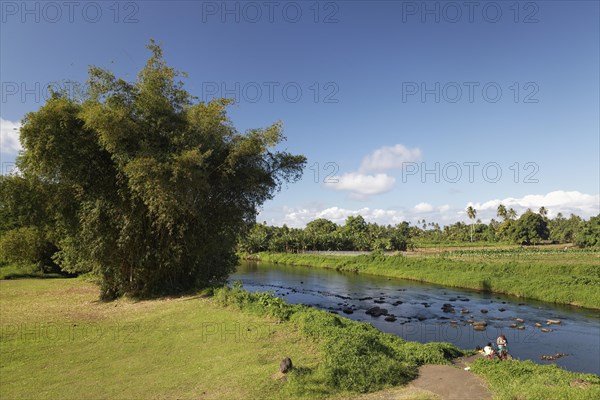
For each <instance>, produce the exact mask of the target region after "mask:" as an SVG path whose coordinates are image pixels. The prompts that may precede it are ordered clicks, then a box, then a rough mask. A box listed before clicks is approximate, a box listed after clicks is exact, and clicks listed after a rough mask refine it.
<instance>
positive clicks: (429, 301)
mask: <svg viewBox="0 0 600 400" xmlns="http://www.w3.org/2000/svg"><path fill="white" fill-rule="evenodd" d="M236 280H239V281H242V283H243V285H244V288H245V289H247V290H249V291H269V290H272V291H273V292H274V294H275V295H276V296H278V297H282V298H285V299H287V301H288V302H290V303H294V304H305V305H308V306H312V307H317V308H320V309H322V310H327V311H332V312H337V313H338V314H340V315H341V316H344V317H347V318H351V319H353V320H356V321H365V322H369V323H371V324H372V325H373V326H375V327H376V328H378V329H380V330H381V331H384V332H389V333H392V334H395V335H398V336H400V337H402V338H403V339H406V340H412V341H417V342H421V343H426V342H432V341H436V342H450V343H453V344H454V345H456V346H458V347H460V348H463V349H474V348H475V347H476V346H478V345H479V346H481V347H483V346H485V345H486V344H487V342H493V343H495V341H496V338H497V337H498V335H500V334H504V335H505V336H506V338H507V340H508V349H509V352H510V353H511V355H512V356H513V357H514V358H516V359H520V360H532V361H534V362H536V363H539V364H548V363H556V364H557V365H559V366H560V367H562V368H564V369H567V370H571V371H579V372H588V373H594V374H596V375H600V313H598V311H595V310H588V309H580V308H576V307H570V306H560V305H555V304H551V303H544V302H538V301H533V300H525V299H521V298H517V297H512V296H506V295H499V294H495V293H481V292H476V291H470V290H468V289H454V288H448V287H444V286H440V285H434V284H425V283H420V282H414V281H408V280H404V279H397V278H387V277H380V276H373V275H366V274H356V273H351V272H338V271H335V270H328V269H322V268H309V267H301V266H287V265H280V264H271V263H265V262H260V263H256V262H247V261H244V262H242V263H241V265H240V266H239V267H238V270H237V271H236V273H235V274H234V275H232V277H231V279H230V281H231V282H233V281H236ZM444 304H447V306H446V308H445V309H443V306H444ZM448 304H449V305H452V308H450V307H448ZM374 306H377V307H380V308H385V309H386V310H387V312H388V314H392V315H393V316H394V317H395V318H396V320H395V321H393V322H389V321H386V320H385V317H384V316H380V317H373V316H371V315H368V314H366V311H367V310H368V309H370V308H372V307H374ZM482 310H484V312H482ZM452 311H454V312H452ZM485 311H487V312H485ZM516 318H519V319H522V320H523V322H518V321H516V320H515V319H516ZM548 319H558V320H560V321H561V323H560V324H559V325H548V324H547V320H548ZM469 320H473V321H486V322H487V324H488V325H487V328H486V329H485V330H484V331H475V330H474V329H473V326H471V325H470V324H469V323H468V322H467V321H469ZM535 323H538V324H542V327H538V326H536V325H535ZM512 324H516V325H517V326H521V327H524V329H517V328H515V327H511V325H512ZM542 328H544V329H548V330H550V331H549V332H542V330H541V329H542ZM557 353H566V354H567V355H566V356H564V357H561V358H559V359H556V360H554V361H544V360H542V359H541V358H540V357H541V356H542V355H555V354H557Z"/></svg>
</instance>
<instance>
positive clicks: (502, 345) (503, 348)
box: [496, 335, 508, 360]
mask: <svg viewBox="0 0 600 400" xmlns="http://www.w3.org/2000/svg"><path fill="white" fill-rule="evenodd" d="M496 344H497V345H498V357H499V358H500V359H501V360H506V359H507V358H508V341H507V340H506V336H504V335H500V336H498V339H496Z"/></svg>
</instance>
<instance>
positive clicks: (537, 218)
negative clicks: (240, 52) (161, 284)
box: [238, 204, 600, 253]
mask: <svg viewBox="0 0 600 400" xmlns="http://www.w3.org/2000/svg"><path fill="white" fill-rule="evenodd" d="M466 211H467V216H468V217H469V219H471V221H472V222H471V223H470V224H466V223H464V222H456V223H454V224H450V225H446V226H444V227H441V226H440V225H439V224H438V223H436V222H427V221H426V220H425V219H422V220H419V221H417V223H416V224H414V225H411V224H410V223H409V222H401V223H399V224H396V225H379V224H377V223H371V222H366V221H365V219H364V218H363V217H362V216H360V215H356V216H349V217H348V218H347V219H346V221H345V223H344V224H343V225H342V224H336V223H334V222H332V221H330V220H328V219H325V218H318V219H315V220H313V221H311V222H309V223H307V224H306V227H305V228H304V229H300V228H289V227H287V226H286V225H283V226H281V227H278V226H268V225H267V224H266V223H262V224H261V223H257V224H255V225H254V226H253V227H252V228H251V229H250V230H249V231H248V232H247V234H245V235H244V236H242V237H240V241H239V245H238V246H239V250H240V251H242V252H246V253H257V252H260V251H272V252H303V251H374V250H383V251H404V250H408V249H411V248H414V247H417V246H419V244H424V243H429V244H450V243H461V242H462V243H465V242H473V241H476V242H488V243H514V244H520V245H536V244H542V243H574V244H576V245H577V246H579V247H600V215H599V216H595V217H591V218H590V219H589V220H584V219H582V218H581V217H579V216H577V215H575V214H571V215H570V216H569V218H566V217H564V216H563V215H562V214H561V213H558V214H557V215H556V217H555V218H548V211H547V209H546V208H545V207H541V208H540V209H539V210H538V212H534V211H532V210H530V209H528V210H527V211H525V212H524V213H523V214H522V215H520V216H519V215H518V214H517V212H516V211H515V210H514V209H512V208H510V209H507V208H506V207H505V206H504V205H502V204H500V205H499V206H498V210H497V216H498V217H499V219H492V220H491V221H490V222H489V223H487V224H484V223H482V222H481V220H479V219H477V220H476V219H475V218H476V216H477V210H475V209H474V208H473V207H471V206H469V207H468V208H467V210H466Z"/></svg>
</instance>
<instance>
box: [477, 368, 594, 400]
mask: <svg viewBox="0 0 600 400" xmlns="http://www.w3.org/2000/svg"><path fill="white" fill-rule="evenodd" d="M471 371H472V372H474V373H476V374H478V375H481V376H482V377H483V378H485V380H486V381H487V382H488V384H489V385H490V389H491V390H492V392H493V393H494V397H495V398H497V399H507V400H511V399H569V400H588V399H598V398H600V378H599V377H598V376H596V375H593V374H581V373H576V372H569V371H565V370H563V369H560V368H558V367H557V366H556V365H539V364H535V363H533V362H532V361H516V360H514V361H499V360H495V361H490V360H484V359H480V360H477V361H475V362H474V363H473V364H472V365H471Z"/></svg>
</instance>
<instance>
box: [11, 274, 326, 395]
mask: <svg viewBox="0 0 600 400" xmlns="http://www.w3.org/2000/svg"><path fill="white" fill-rule="evenodd" d="M97 298H98V288H97V287H96V286H94V285H92V284H90V283H87V282H84V281H82V280H80V279H44V280H35V279H22V280H9V281H6V280H5V281H0V310H1V325H2V332H1V337H0V354H1V364H0V398H2V399H34V398H35V399H77V400H80V399H85V398H94V399H150V398H152V399H198V398H207V399H224V398H232V399H250V398H255V399H256V398H279V397H280V396H281V395H282V394H281V393H283V392H282V391H283V390H284V389H285V384H284V382H283V381H282V380H278V379H275V378H276V377H275V378H274V374H275V373H276V372H277V371H278V368H279V362H280V360H281V359H282V358H283V357H285V356H289V357H291V358H292V360H294V362H295V363H297V364H298V365H300V366H305V367H313V366H314V365H315V364H316V363H318V362H319V360H320V359H321V357H320V354H319V351H318V349H317V348H316V347H315V345H314V344H313V343H311V341H309V340H306V339H303V338H302V337H301V336H300V335H299V334H298V333H297V332H295V331H294V330H293V329H290V326H288V325H284V324H279V323H277V321H275V320H274V319H273V318H268V317H259V316H255V315H251V314H244V313H241V312H239V311H236V310H231V309H224V308H222V307H219V306H216V305H214V304H213V303H212V302H211V300H210V299H208V298H201V297H199V296H196V297H183V298H174V299H162V300H151V301H140V302H135V301H131V300H127V299H121V300H118V301H114V302H110V303H103V302H99V301H97Z"/></svg>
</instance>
